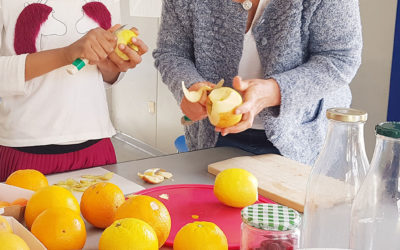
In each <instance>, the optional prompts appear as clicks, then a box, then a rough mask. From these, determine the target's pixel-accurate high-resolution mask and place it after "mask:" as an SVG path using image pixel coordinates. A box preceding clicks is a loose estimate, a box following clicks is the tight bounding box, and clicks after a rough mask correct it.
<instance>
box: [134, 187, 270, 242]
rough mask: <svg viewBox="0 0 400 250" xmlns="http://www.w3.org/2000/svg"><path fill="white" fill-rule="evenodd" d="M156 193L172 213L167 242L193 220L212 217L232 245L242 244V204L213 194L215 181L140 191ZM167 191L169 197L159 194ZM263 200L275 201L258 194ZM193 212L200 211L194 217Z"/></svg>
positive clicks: (210, 220) (208, 219)
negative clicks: (228, 203) (226, 202)
mask: <svg viewBox="0 0 400 250" xmlns="http://www.w3.org/2000/svg"><path fill="white" fill-rule="evenodd" d="M136 194H144V195H148V196H151V197H154V198H156V199H158V200H159V201H161V202H162V203H164V205H165V206H166V207H167V209H168V211H169V213H170V215H171V221H172V225H171V233H170V235H169V237H168V239H167V241H166V242H165V245H166V246H171V247H172V246H173V243H174V238H175V235H176V233H177V232H178V231H179V230H180V229H181V228H182V227H183V226H184V225H186V224H188V223H191V222H194V221H209V222H213V223H215V224H216V225H217V226H218V227H219V228H221V230H222V231H224V233H225V235H226V237H227V239H228V245H229V249H239V248H240V231H241V229H240V225H241V223H242V218H241V216H240V212H241V208H232V207H228V206H226V205H224V204H222V203H221V202H219V201H218V200H217V198H216V197H215V196H214V191H213V185H198V184H196V185H192V184H185V185H169V186H160V187H155V188H150V189H146V190H142V191H139V192H137V193H136ZM162 194H168V196H169V199H168V200H166V199H162V198H160V195H162ZM258 200H259V202H261V203H274V202H272V201H271V200H268V199H266V198H264V197H262V196H259V199H258ZM192 215H198V216H199V218H198V219H193V218H192Z"/></svg>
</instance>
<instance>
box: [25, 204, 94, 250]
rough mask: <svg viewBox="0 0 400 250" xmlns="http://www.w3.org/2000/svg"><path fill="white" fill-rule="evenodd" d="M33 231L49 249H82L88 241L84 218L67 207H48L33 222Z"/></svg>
mask: <svg viewBox="0 0 400 250" xmlns="http://www.w3.org/2000/svg"><path fill="white" fill-rule="evenodd" d="M31 231H32V233H33V235H35V236H36V238H38V239H39V240H40V241H41V242H42V243H43V245H45V247H46V248H47V249H48V250H64V249H65V250H70V249H82V248H83V246H84V245H85V242H86V228H85V223H84V222H83V220H82V218H81V217H80V215H79V214H77V213H76V211H73V210H71V209H69V208H65V207H53V208H49V209H46V210H45V211H44V212H42V213H41V214H40V215H39V216H38V217H37V218H36V220H35V222H33V225H32V230H31Z"/></svg>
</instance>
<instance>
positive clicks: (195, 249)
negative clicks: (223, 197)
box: [174, 221, 228, 250]
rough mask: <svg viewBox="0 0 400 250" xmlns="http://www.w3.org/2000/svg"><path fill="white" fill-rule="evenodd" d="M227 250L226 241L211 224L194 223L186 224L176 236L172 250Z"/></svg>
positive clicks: (219, 231)
mask: <svg viewBox="0 0 400 250" xmlns="http://www.w3.org/2000/svg"><path fill="white" fill-rule="evenodd" d="M189 249H190V250H228V240H227V239H226V236H225V234H224V232H222V230H221V229H220V228H219V227H218V226H217V225H215V224H214V223H212V222H205V221H196V222H193V223H189V224H186V225H185V226H184V227H182V228H181V229H180V230H179V232H178V233H177V234H176V236H175V239H174V250H189Z"/></svg>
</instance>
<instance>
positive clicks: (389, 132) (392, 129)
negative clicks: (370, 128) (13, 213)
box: [375, 122, 400, 139]
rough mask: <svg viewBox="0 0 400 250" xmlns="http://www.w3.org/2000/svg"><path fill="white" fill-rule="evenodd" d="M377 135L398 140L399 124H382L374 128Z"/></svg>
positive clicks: (399, 134) (399, 135)
mask: <svg viewBox="0 0 400 250" xmlns="http://www.w3.org/2000/svg"><path fill="white" fill-rule="evenodd" d="M375 130H376V133H377V134H378V135H383V136H387V137H391V138H396V139H397V138H400V122H382V123H380V124H378V125H376V127H375Z"/></svg>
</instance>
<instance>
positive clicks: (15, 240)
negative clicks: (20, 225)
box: [0, 232, 29, 250]
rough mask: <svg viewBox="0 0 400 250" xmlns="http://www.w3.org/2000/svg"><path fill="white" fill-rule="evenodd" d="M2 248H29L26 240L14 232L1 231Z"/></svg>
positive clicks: (9, 249)
mask: <svg viewBox="0 0 400 250" xmlns="http://www.w3.org/2000/svg"><path fill="white" fill-rule="evenodd" d="M0 242H1V244H0V250H29V247H28V245H27V244H26V242H25V241H24V240H23V239H21V238H20V237H19V236H18V235H16V234H13V233H5V232H3V233H0Z"/></svg>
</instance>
